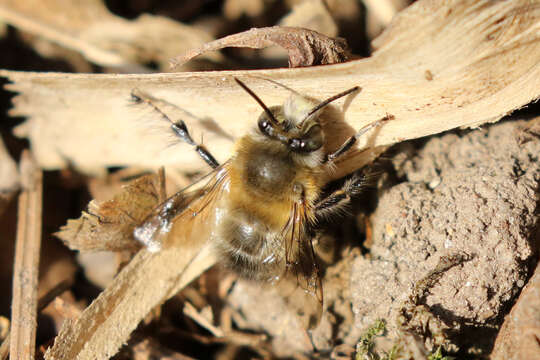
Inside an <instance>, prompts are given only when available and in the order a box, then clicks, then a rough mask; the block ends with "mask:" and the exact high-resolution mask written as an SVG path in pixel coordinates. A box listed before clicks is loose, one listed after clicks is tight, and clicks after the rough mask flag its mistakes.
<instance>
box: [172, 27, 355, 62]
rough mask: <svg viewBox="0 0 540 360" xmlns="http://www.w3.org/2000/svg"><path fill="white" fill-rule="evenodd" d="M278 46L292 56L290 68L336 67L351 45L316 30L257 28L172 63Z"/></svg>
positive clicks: (219, 40)
mask: <svg viewBox="0 0 540 360" xmlns="http://www.w3.org/2000/svg"><path fill="white" fill-rule="evenodd" d="M274 45H278V46H281V47H282V48H284V49H285V50H287V53H288V54H289V67H300V66H311V65H321V64H323V65H324V64H336V63H340V62H343V61H345V60H347V51H346V49H347V44H346V42H345V40H344V39H341V38H336V39H334V38H330V37H328V36H326V35H323V34H321V33H318V32H316V31H313V30H308V29H302V28H296V27H286V26H272V27H266V28H254V29H251V30H248V31H244V32H241V33H238V34H234V35H229V36H226V37H224V38H222V39H218V40H214V41H212V42H209V43H207V44H205V45H203V46H201V47H199V48H197V49H193V50H191V51H189V52H187V53H186V54H184V55H181V56H177V57H175V58H174V59H172V60H171V66H173V67H176V66H179V65H182V64H184V63H185V62H187V61H189V60H191V59H193V58H194V57H196V56H199V55H201V54H203V53H206V52H207V51H215V50H220V49H223V48H226V47H248V48H254V49H264V48H266V47H269V46H274Z"/></svg>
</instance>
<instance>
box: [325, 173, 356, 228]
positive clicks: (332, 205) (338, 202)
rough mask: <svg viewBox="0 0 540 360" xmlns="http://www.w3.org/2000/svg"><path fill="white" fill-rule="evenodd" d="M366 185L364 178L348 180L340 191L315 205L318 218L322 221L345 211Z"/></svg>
mask: <svg viewBox="0 0 540 360" xmlns="http://www.w3.org/2000/svg"><path fill="white" fill-rule="evenodd" d="M365 185H366V179H365V177H364V176H360V175H356V176H354V177H352V178H351V179H349V180H347V181H346V182H345V184H343V186H342V187H341V188H340V189H338V190H336V191H334V192H333V193H331V194H330V195H328V196H327V197H325V198H324V199H321V200H319V201H318V202H317V203H316V204H315V216H316V218H317V219H319V220H322V219H324V218H328V217H330V216H332V215H334V214H339V213H342V212H343V211H345V210H346V207H347V206H348V205H349V203H350V201H351V198H352V197H354V196H355V195H358V194H359V193H360V192H361V191H362V190H363V189H364V187H365Z"/></svg>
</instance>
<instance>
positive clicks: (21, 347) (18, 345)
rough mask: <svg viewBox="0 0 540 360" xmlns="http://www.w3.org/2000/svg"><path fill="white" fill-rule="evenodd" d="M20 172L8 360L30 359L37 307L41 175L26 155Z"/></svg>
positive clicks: (28, 155) (33, 349)
mask: <svg viewBox="0 0 540 360" xmlns="http://www.w3.org/2000/svg"><path fill="white" fill-rule="evenodd" d="M20 172H21V178H22V184H23V191H22V193H21V195H20V197H19V213H18V216H19V217H18V223H17V243H16V248H15V266H14V273H13V302H12V312H11V344H10V353H11V359H33V358H34V354H35V341H36V316H37V306H38V301H37V290H38V289H37V285H38V272H39V251H40V247H41V212H42V192H43V184H42V180H43V175H42V172H41V170H40V169H39V168H38V166H37V165H36V163H35V162H34V160H33V159H32V156H31V155H30V153H29V152H28V151H25V152H23V155H22V158H21V165H20Z"/></svg>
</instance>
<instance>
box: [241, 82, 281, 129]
mask: <svg viewBox="0 0 540 360" xmlns="http://www.w3.org/2000/svg"><path fill="white" fill-rule="evenodd" d="M234 80H235V81H236V82H237V83H238V85H240V86H241V87H242V89H244V90H245V91H246V92H247V93H248V94H249V95H251V97H252V98H254V99H255V101H257V103H258V104H259V105H260V106H261V107H262V108H263V109H264V111H265V112H266V114H267V115H268V117H270V120H271V121H272V122H273V123H274V124H275V125H277V124H279V122H278V121H277V119H276V117H275V116H274V114H272V112H271V111H270V109H269V108H268V107H267V106H266V105H265V104H264V103H263V101H262V100H261V99H260V98H259V97H258V96H257V94H255V93H254V92H253V90H251V89H250V88H248V87H247V85H246V84H244V83H243V82H242V81H240V79H238V78H236V77H235V78H234Z"/></svg>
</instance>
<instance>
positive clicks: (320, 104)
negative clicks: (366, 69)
mask: <svg viewBox="0 0 540 360" xmlns="http://www.w3.org/2000/svg"><path fill="white" fill-rule="evenodd" d="M360 90H362V88H361V87H360V86H355V87H353V88H350V89H349V90H345V91H343V92H340V93H339V94H336V95H334V96H331V97H329V98H328V99H326V100H324V101H322V102H320V103H319V104H317V105H315V106H314V107H313V109H311V110H310V111H309V112H308V113H307V115H306V116H305V117H304V119H303V120H302V121H300V122H299V123H298V128H300V127H302V124H303V123H304V121H306V120H307V119H308V118H309V117H310V116H311V115H313V114H315V113H316V112H317V111H319V110H320V109H322V108H323V107H325V106H326V105H328V104H330V103H331V102H333V101H336V100H337V99H339V98H342V97H344V96H347V95H349V94H350V93H353V92H355V91H360Z"/></svg>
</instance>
